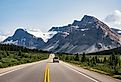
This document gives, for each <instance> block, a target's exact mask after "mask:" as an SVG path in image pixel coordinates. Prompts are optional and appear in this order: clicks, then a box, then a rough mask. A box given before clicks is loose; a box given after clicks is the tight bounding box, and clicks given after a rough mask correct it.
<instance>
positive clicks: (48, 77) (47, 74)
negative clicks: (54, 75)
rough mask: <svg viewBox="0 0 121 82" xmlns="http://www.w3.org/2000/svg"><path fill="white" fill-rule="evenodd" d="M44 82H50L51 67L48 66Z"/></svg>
mask: <svg viewBox="0 0 121 82" xmlns="http://www.w3.org/2000/svg"><path fill="white" fill-rule="evenodd" d="M44 82H50V70H49V65H48V64H47V65H46V69H45V74H44Z"/></svg>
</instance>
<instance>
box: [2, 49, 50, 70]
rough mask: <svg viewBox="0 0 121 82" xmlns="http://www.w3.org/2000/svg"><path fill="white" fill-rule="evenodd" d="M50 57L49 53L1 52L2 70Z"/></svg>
mask: <svg viewBox="0 0 121 82" xmlns="http://www.w3.org/2000/svg"><path fill="white" fill-rule="evenodd" d="M48 56H49V53H42V52H28V53H25V52H21V51H0V68H5V67H9V66H14V65H19V64H25V63H31V62H35V61H40V60H43V59H47V58H48Z"/></svg>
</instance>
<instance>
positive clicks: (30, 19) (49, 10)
mask: <svg viewBox="0 0 121 82" xmlns="http://www.w3.org/2000/svg"><path fill="white" fill-rule="evenodd" d="M115 11H118V12H119V14H120V11H121V0H0V34H1V35H3V34H4V35H9V34H12V33H14V31H15V30H16V29H17V28H18V27H24V28H27V29H40V30H41V31H43V32H46V31H48V30H49V29H50V28H51V27H52V26H63V25H67V24H69V23H72V22H73V20H81V18H82V17H83V16H84V15H85V14H87V15H92V16H95V17H97V18H99V19H100V20H104V19H105V18H106V21H107V22H108V21H109V20H110V17H112V15H113V14H114V15H115V13H116V12H115ZM114 17H115V16H114ZM117 18H119V17H117ZM107 19H108V20H107ZM109 22H110V21H109ZM119 24H120V20H119ZM112 26H113V25H112Z"/></svg>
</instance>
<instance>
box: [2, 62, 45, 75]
mask: <svg viewBox="0 0 121 82" xmlns="http://www.w3.org/2000/svg"><path fill="white" fill-rule="evenodd" d="M43 61H44V60H42V61H38V62H33V63H30V64H28V65H27V64H26V65H27V66H23V67H19V68H16V69H13V70H10V71H7V72H3V73H0V76H3V75H6V74H8V73H11V72H14V71H17V70H20V69H23V68H25V67H28V66H31V65H34V64H37V63H40V62H43Z"/></svg>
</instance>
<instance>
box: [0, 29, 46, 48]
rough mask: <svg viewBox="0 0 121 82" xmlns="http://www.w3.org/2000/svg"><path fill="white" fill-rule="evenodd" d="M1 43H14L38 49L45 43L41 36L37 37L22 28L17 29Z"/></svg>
mask: <svg viewBox="0 0 121 82" xmlns="http://www.w3.org/2000/svg"><path fill="white" fill-rule="evenodd" d="M2 43H3V44H15V45H19V46H24V47H27V48H31V49H33V48H39V49H40V48H41V47H43V46H44V44H45V42H44V41H43V39H42V38H37V37H35V36H34V35H32V34H30V33H28V32H27V31H26V30H23V29H17V30H16V31H15V33H14V35H13V36H11V37H8V38H7V39H5V40H4V41H3V42H2Z"/></svg>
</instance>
